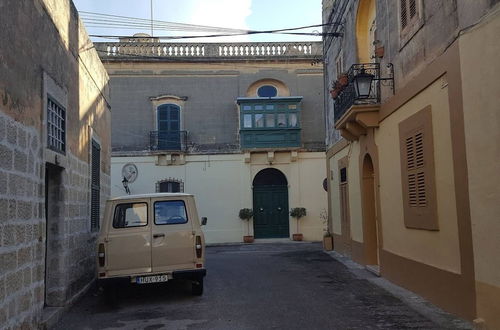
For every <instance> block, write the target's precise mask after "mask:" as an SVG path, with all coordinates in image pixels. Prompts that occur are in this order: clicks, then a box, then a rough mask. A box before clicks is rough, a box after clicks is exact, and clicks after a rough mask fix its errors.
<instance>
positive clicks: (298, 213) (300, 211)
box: [290, 207, 306, 241]
mask: <svg viewBox="0 0 500 330" xmlns="http://www.w3.org/2000/svg"><path fill="white" fill-rule="evenodd" d="M290 216H291V217H292V218H295V219H296V220H297V233H296V234H293V235H292V237H293V240H294V241H302V238H303V235H302V234H300V233H299V220H300V218H302V217H305V216H306V209H305V208H303V207H294V208H293V209H291V210H290Z"/></svg>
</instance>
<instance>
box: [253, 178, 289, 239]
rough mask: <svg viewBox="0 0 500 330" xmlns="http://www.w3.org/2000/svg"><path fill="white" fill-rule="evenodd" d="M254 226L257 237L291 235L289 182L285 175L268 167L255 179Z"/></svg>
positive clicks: (283, 236)
mask: <svg viewBox="0 0 500 330" xmlns="http://www.w3.org/2000/svg"><path fill="white" fill-rule="evenodd" d="M253 210H254V216H253V220H254V221H253V226H254V236H255V238H285V237H290V230H289V217H288V182H287V180H286V177H285V175H284V174H283V173H282V172H281V171H279V170H277V169H274V168H267V169H264V170H262V171H260V172H259V173H257V175H256V176H255V178H254V180H253Z"/></svg>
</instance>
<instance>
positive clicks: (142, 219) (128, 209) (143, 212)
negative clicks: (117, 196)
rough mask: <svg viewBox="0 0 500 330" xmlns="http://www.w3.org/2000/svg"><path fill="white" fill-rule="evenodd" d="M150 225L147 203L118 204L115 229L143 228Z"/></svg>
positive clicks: (114, 219) (114, 222)
mask: <svg viewBox="0 0 500 330" xmlns="http://www.w3.org/2000/svg"><path fill="white" fill-rule="evenodd" d="M147 225H148V205H147V204H146V203H126V204H118V205H117V206H116V207H115V216H114V218H113V228H128V227H142V226H147Z"/></svg>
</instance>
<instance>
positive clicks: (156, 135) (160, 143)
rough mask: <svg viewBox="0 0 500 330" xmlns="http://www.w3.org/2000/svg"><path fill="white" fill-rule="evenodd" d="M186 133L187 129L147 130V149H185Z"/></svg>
mask: <svg viewBox="0 0 500 330" xmlns="http://www.w3.org/2000/svg"><path fill="white" fill-rule="evenodd" d="M187 135H188V134H187V131H151V132H149V150H151V151H186V150H187Z"/></svg>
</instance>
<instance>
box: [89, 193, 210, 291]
mask: <svg viewBox="0 0 500 330" xmlns="http://www.w3.org/2000/svg"><path fill="white" fill-rule="evenodd" d="M206 221H207V219H206V218H203V219H202V225H205V224H206ZM97 251H98V253H97V278H98V281H99V283H100V284H101V285H102V286H103V287H104V288H105V289H112V290H109V291H114V289H115V288H116V285H117V284H118V283H119V282H124V281H126V282H131V283H136V284H147V283H158V282H166V281H170V280H175V279H185V280H190V281H192V293H193V294H195V295H201V294H203V278H204V276H205V275H206V269H205V239H204V237H203V232H202V231H201V229H200V222H199V221H198V212H197V211H196V205H195V202H194V197H193V195H190V194H180V193H156V194H146V195H129V196H123V197H117V198H113V199H110V200H108V201H107V203H106V210H105V213H104V219H103V223H102V226H101V232H100V234H99V238H98V241H97Z"/></svg>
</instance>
